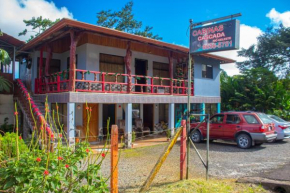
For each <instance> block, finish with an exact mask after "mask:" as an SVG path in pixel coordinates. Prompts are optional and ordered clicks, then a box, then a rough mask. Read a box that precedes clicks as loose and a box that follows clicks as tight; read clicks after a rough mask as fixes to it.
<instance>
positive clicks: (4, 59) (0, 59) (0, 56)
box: [0, 49, 11, 65]
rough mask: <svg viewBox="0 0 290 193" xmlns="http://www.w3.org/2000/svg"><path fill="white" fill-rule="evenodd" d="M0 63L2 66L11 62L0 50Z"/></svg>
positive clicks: (5, 53)
mask: <svg viewBox="0 0 290 193" xmlns="http://www.w3.org/2000/svg"><path fill="white" fill-rule="evenodd" d="M0 62H1V64H4V65H9V64H10V62H11V59H10V57H9V54H8V53H7V52H6V51H5V50H3V49H0Z"/></svg>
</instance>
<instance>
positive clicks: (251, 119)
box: [244, 115, 259, 124]
mask: <svg viewBox="0 0 290 193" xmlns="http://www.w3.org/2000/svg"><path fill="white" fill-rule="evenodd" d="M244 118H245V119H246V121H247V123H249V124H259V121H258V120H257V119H256V117H255V116H254V115H244Z"/></svg>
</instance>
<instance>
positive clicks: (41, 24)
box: [18, 16, 60, 42]
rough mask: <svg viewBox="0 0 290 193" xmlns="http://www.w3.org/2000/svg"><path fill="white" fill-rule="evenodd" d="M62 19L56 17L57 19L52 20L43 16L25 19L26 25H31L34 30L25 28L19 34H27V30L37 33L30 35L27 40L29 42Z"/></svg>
mask: <svg viewBox="0 0 290 193" xmlns="http://www.w3.org/2000/svg"><path fill="white" fill-rule="evenodd" d="M59 20H60V19H56V20H55V21H51V20H50V19H45V18H42V16H39V17H37V18H35V17H32V18H31V19H29V20H25V19H24V20H23V22H24V23H25V25H26V26H31V27H32V31H28V30H27V29H24V30H23V31H22V32H20V33H19V34H18V35H19V36H25V35H26V34H27V32H33V33H34V34H35V35H30V38H29V39H28V40H27V42H29V41H30V40H32V39H33V38H35V37H36V36H38V35H39V34H41V33H42V32H43V31H45V30H46V29H48V28H49V27H51V26H52V25H54V24H55V23H57V22H58V21H59Z"/></svg>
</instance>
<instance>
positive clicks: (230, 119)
mask: <svg viewBox="0 0 290 193" xmlns="http://www.w3.org/2000/svg"><path fill="white" fill-rule="evenodd" d="M240 122H241V119H240V117H239V115H227V120H226V123H227V124H238V123H240Z"/></svg>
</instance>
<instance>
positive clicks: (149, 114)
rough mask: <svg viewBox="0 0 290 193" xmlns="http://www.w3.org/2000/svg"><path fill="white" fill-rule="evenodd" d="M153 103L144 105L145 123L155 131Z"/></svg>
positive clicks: (145, 125)
mask: <svg viewBox="0 0 290 193" xmlns="http://www.w3.org/2000/svg"><path fill="white" fill-rule="evenodd" d="M153 117H154V112H153V104H144V105H143V119H144V120H143V124H144V127H149V128H150V131H151V132H153V128H154V124H153Z"/></svg>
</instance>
